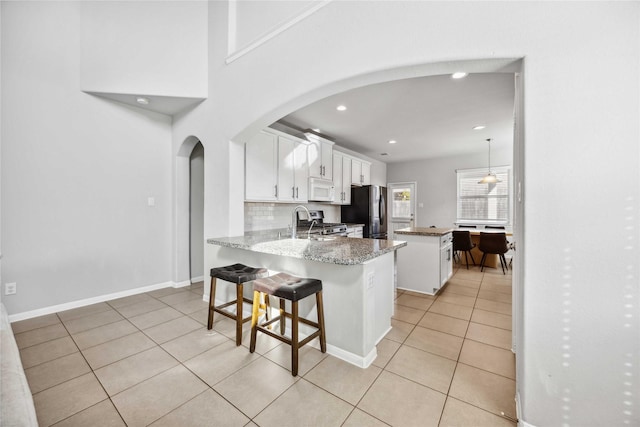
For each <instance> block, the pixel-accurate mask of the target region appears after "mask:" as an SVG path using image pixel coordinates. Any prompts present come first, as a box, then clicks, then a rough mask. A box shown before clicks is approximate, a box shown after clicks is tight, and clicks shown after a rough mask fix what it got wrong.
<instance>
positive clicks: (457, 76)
mask: <svg viewBox="0 0 640 427" xmlns="http://www.w3.org/2000/svg"><path fill="white" fill-rule="evenodd" d="M468 74H469V73H465V72H464V71H458V72H456V73H453V74H451V78H454V79H462V78H465V77H467V75H468Z"/></svg>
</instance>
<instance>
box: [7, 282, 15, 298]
mask: <svg viewBox="0 0 640 427" xmlns="http://www.w3.org/2000/svg"><path fill="white" fill-rule="evenodd" d="M17 288H18V285H17V284H16V283H15V282H14V283H5V284H4V294H5V295H13V294H15V293H16V291H17Z"/></svg>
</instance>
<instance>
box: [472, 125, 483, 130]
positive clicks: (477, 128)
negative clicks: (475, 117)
mask: <svg viewBox="0 0 640 427" xmlns="http://www.w3.org/2000/svg"><path fill="white" fill-rule="evenodd" d="M484 128H486V126H485V125H478V126H474V127H473V130H482V129H484Z"/></svg>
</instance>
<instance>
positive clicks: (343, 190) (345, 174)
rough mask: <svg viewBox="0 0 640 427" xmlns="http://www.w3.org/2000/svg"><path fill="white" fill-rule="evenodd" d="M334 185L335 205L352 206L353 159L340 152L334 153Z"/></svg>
mask: <svg viewBox="0 0 640 427" xmlns="http://www.w3.org/2000/svg"><path fill="white" fill-rule="evenodd" d="M333 185H334V187H335V198H334V201H333V204H335V205H350V204H351V157H349V156H346V155H344V154H343V153H340V152H338V151H334V152H333Z"/></svg>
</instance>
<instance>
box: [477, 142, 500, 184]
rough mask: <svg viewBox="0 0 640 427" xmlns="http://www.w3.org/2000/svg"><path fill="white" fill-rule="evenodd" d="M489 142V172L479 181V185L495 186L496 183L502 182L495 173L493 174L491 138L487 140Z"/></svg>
mask: <svg viewBox="0 0 640 427" xmlns="http://www.w3.org/2000/svg"><path fill="white" fill-rule="evenodd" d="M487 142H488V143H489V171H488V172H487V175H485V176H484V178H482V179H481V180H480V181H478V184H495V183H496V182H502V180H500V179H498V177H497V176H496V174H495V173H494V172H491V138H487Z"/></svg>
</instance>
